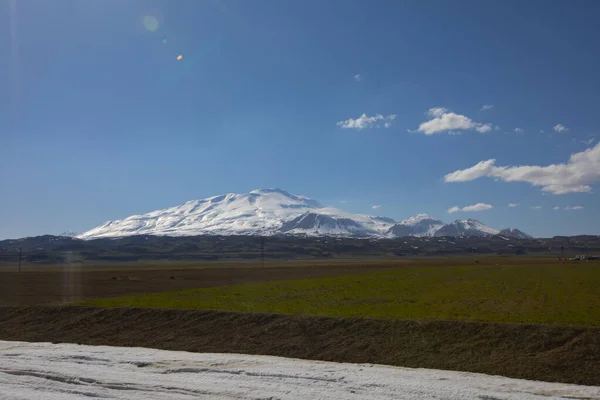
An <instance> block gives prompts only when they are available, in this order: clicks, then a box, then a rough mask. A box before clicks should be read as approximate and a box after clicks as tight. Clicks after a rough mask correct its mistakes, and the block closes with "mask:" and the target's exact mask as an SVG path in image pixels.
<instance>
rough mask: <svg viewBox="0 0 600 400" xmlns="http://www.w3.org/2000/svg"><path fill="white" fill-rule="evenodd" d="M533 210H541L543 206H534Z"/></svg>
mask: <svg viewBox="0 0 600 400" xmlns="http://www.w3.org/2000/svg"><path fill="white" fill-rule="evenodd" d="M531 208H533V209H534V210H541V209H542V206H532V207H531Z"/></svg>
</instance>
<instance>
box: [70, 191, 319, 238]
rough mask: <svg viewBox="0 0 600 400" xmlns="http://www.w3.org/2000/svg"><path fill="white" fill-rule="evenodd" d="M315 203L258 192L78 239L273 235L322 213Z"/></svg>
mask: <svg viewBox="0 0 600 400" xmlns="http://www.w3.org/2000/svg"><path fill="white" fill-rule="evenodd" d="M320 208H322V206H321V205H320V204H319V203H318V202H316V201H315V200H311V199H309V198H307V197H303V196H295V195H292V194H289V193H287V192H286V191H283V190H280V189H257V190H253V191H251V192H250V193H247V194H235V193H228V194H224V195H221V196H214V197H209V198H206V199H204V200H192V201H188V202H187V203H184V204H182V205H180V206H176V207H171V208H167V209H164V210H158V211H153V212H150V213H147V214H143V215H133V216H131V217H127V218H125V219H123V220H117V221H108V222H106V223H104V224H102V225H100V226H98V227H97V228H94V229H92V230H90V231H88V232H85V233H83V234H81V235H79V236H78V237H79V238H81V239H92V238H100V237H120V236H130V235H144V234H148V235H166V236H187V235H200V234H207V235H272V234H274V233H276V232H277V231H278V230H279V228H281V226H282V225H283V223H284V222H286V221H289V220H290V219H293V218H295V217H296V216H298V215H300V214H303V213H305V212H307V211H310V210H314V209H320Z"/></svg>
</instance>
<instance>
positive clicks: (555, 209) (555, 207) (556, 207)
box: [552, 206, 560, 211]
mask: <svg viewBox="0 0 600 400" xmlns="http://www.w3.org/2000/svg"><path fill="white" fill-rule="evenodd" d="M552 209H553V210H554V211H558V210H560V207H559V206H554V207H552Z"/></svg>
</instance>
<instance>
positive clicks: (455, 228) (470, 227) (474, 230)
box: [434, 219, 500, 237]
mask: <svg viewBox="0 0 600 400" xmlns="http://www.w3.org/2000/svg"><path fill="white" fill-rule="evenodd" d="M499 232H500V231H499V230H497V229H493V228H490V227H489V226H486V225H484V224H482V223H481V222H479V221H477V220H475V219H465V220H459V219H457V220H456V221H454V222H451V223H449V224H446V225H444V226H442V227H441V228H440V229H438V230H437V231H436V232H435V234H434V236H436V237H440V236H490V235H497V234H498V233H499Z"/></svg>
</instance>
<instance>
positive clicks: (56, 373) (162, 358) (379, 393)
mask: <svg viewBox="0 0 600 400" xmlns="http://www.w3.org/2000/svg"><path fill="white" fill-rule="evenodd" d="M81 398H98V399H134V400H135V399H161V400H162V399H199V398H201V399H255V400H258V399H263V400H266V399H273V400H275V399H373V400H377V399H411V400H412V399H414V400H423V399H438V400H440V399H452V400H453V399H456V400H468V399H476V400H500V399H599V398H600V387H590V386H577V385H566V384H558V383H545V382H534V381H526V380H519V379H509V378H504V377H499V376H488V375H482V374H473V373H464V372H451V371H438V370H428V369H410V368H396V367H386V366H381V365H370V364H341V363H331V362H320V361H305V360H296V359H286V358H278V357H267V356H250V355H238V354H199V353H186V352H176V351H164V350H152V349H143V348H127V347H107V346H98V347H96V346H78V345H74V344H50V343H25V342H5V341H0V399H61V400H62V399H81Z"/></svg>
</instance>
